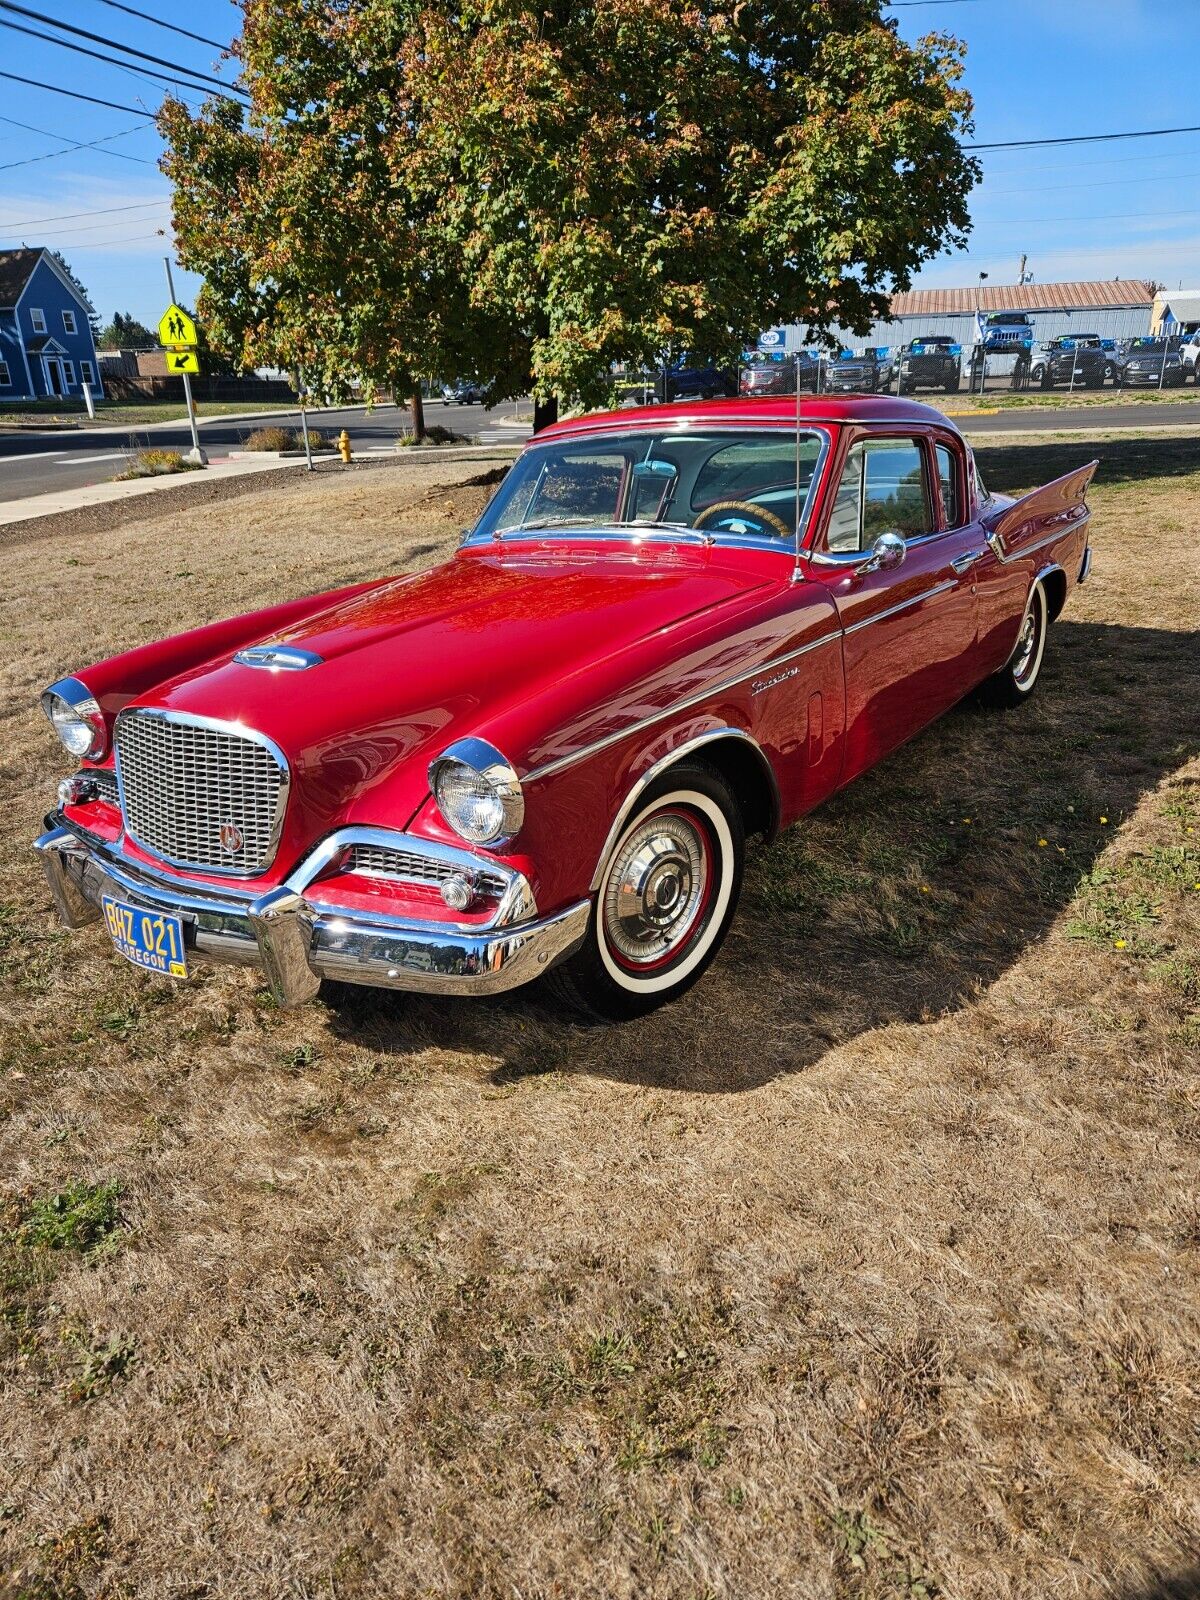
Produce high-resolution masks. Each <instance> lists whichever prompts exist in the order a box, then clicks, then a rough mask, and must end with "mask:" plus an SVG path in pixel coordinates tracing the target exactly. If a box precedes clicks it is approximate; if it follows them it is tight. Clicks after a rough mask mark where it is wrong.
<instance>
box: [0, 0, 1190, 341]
mask: <svg viewBox="0 0 1200 1600" xmlns="http://www.w3.org/2000/svg"><path fill="white" fill-rule="evenodd" d="M23 3H25V4H27V5H29V6H30V7H31V8H32V9H33V10H37V11H41V12H43V13H44V14H45V15H47V16H54V17H56V18H58V19H59V20H60V21H62V22H69V23H71V24H73V25H74V26H75V27H77V28H83V29H88V30H90V31H91V32H93V33H96V34H99V35H101V36H102V37H103V38H105V39H106V40H120V42H121V43H122V44H127V45H131V46H132V47H133V48H134V49H137V50H142V51H145V52H146V53H147V54H150V55H153V56H157V57H158V58H159V59H163V58H165V59H168V60H171V61H174V62H178V63H180V64H183V65H186V66H189V67H191V68H193V69H197V70H199V71H200V72H205V73H210V74H213V75H216V76H218V77H223V78H226V79H228V78H229V77H230V76H231V73H230V68H229V64H228V63H222V61H221V59H220V55H219V52H218V51H217V50H216V49H215V48H214V46H213V45H212V44H204V43H200V42H198V41H197V40H194V39H191V38H184V37H181V36H180V35H179V34H176V33H171V32H168V31H166V30H164V29H162V28H159V27H156V26H154V25H153V24H151V23H149V22H145V21H142V20H141V19H140V18H138V17H136V16H130V15H128V14H127V13H126V12H125V11H123V10H120V9H118V8H117V7H116V6H114V5H111V4H106V3H105V0H70V3H69V4H66V5H64V4H62V3H61V0H59V3H58V4H56V5H54V6H49V5H46V4H45V3H44V0H23ZM130 3H132V4H134V5H135V8H136V9H138V10H143V11H146V12H152V13H153V14H155V15H157V16H159V17H161V18H162V19H163V20H164V21H167V22H172V23H175V24H176V25H177V26H179V27H181V28H185V29H187V30H190V31H191V32H192V33H195V34H200V35H203V36H205V37H206V38H207V39H209V40H212V41H214V42H221V41H224V40H226V39H228V38H229V37H231V36H232V34H233V33H234V32H235V31H236V29H237V26H238V18H239V12H238V9H237V7H236V6H234V5H233V4H231V3H230V0H189V3H188V4H186V5H184V4H182V3H181V0H161V3H160V4H158V5H157V6H156V5H153V4H146V0H130ZM4 15H7V17H8V20H10V21H17V22H20V23H21V24H22V25H23V26H28V27H31V28H36V29H39V30H41V31H47V30H45V29H44V28H43V25H42V24H40V23H37V22H34V21H32V20H30V19H29V18H26V17H20V16H15V15H13V14H12V13H6V14H4ZM893 15H895V16H896V17H897V18H899V19H900V25H901V30H902V32H903V33H904V34H905V36H906V37H910V38H912V37H916V36H917V35H918V34H921V33H925V32H928V31H931V30H934V29H939V30H943V29H944V30H946V31H948V32H952V33H955V34H957V35H958V36H959V37H960V38H962V39H964V40H965V41H966V43H967V45H968V55H967V69H966V83H967V86H968V87H969V88H970V89H971V91H972V93H973V94H974V96H975V101H976V132H975V135H974V137H975V138H976V139H978V140H981V141H989V142H990V141H993V140H1006V139H1031V138H1050V137H1053V136H1055V135H1062V134H1087V133H1107V132H1114V131H1115V132H1121V131H1126V130H1129V129H1136V128H1159V127H1171V126H1177V125H1181V124H1187V123H1200V93H1198V89H1197V86H1198V84H1200V77H1198V65H1197V64H1198V63H1200V0H923V3H920V4H907V5H903V6H901V5H897V6H896V7H895V9H894V11H893ZM75 42H76V43H78V44H80V45H85V46H89V47H91V45H90V41H88V40H86V39H76V41H75ZM94 48H96V49H100V50H103V49H104V46H102V45H96V46H94ZM0 70H2V71H5V72H12V73H17V74H20V75H21V76H23V77H28V78H38V79H41V80H43V81H44V82H47V83H55V84H59V85H61V86H63V87H65V88H69V89H74V90H77V91H78V92H79V93H82V94H88V95H93V96H95V97H97V98H99V99H103V100H110V101H114V102H117V103H118V104H119V105H121V106H124V107H128V108H130V109H129V110H111V109H107V108H105V107H102V106H96V105H89V104H85V103H84V102H82V101H77V100H70V99H65V98H62V97H61V96H59V95H55V94H50V93H47V92H45V91H44V90H42V89H36V88H31V87H27V86H26V85H24V84H19V83H12V82H9V81H7V80H3V79H0V119H3V120H0V246H11V245H15V244H21V243H27V244H46V245H53V246H55V247H57V248H59V249H61V250H62V251H63V253H64V254H65V255H66V257H67V259H68V261H69V262H70V263H71V265H72V266H73V267H74V268H75V270H76V272H77V273H78V275H79V276H80V277H81V278H82V280H83V282H84V283H85V284H86V285H87V287H88V288H89V290H90V291H91V294H92V298H93V300H94V301H95V304H96V307H97V310H98V311H99V312H100V314H101V316H102V317H103V318H104V319H105V320H107V319H108V318H109V317H110V316H111V315H112V313H113V312H114V311H117V310H120V311H132V312H133V313H134V314H135V315H137V316H139V317H141V318H142V319H143V321H147V322H153V321H155V320H156V319H157V317H158V314H159V313H160V311H161V310H162V309H163V307H164V305H165V286H164V278H163V266H162V256H163V255H164V253H166V252H167V251H168V250H169V248H170V235H169V207H168V204H167V200H168V187H167V183H166V180H165V179H164V178H163V176H162V175H161V173H160V172H159V171H158V169H157V166H156V164H155V163H156V161H157V158H158V156H159V154H160V152H161V145H160V142H159V139H158V136H157V134H156V133H155V131H154V128H153V125H152V124H151V123H150V122H148V121H144V120H142V119H143V117H145V116H147V115H148V114H149V113H151V112H152V111H153V110H154V108H155V107H156V105H157V104H158V103H159V99H160V96H161V92H162V91H161V86H156V85H154V84H153V83H151V82H149V81H147V80H146V79H144V78H139V77H137V76H136V75H134V74H132V73H130V72H128V71H125V70H122V69H121V68H118V67H115V66H109V65H106V64H104V63H102V62H99V61H93V60H90V59H89V58H87V57H85V56H81V55H77V54H74V53H72V52H70V51H67V50H64V49H61V48H59V47H58V46H56V45H52V44H49V43H46V42H44V41H42V40H40V39H34V38H30V37H29V36H28V35H26V34H21V33H16V32H12V31H11V30H9V29H8V28H0ZM189 98H192V99H193V100H194V101H195V102H196V103H198V102H199V99H200V94H199V92H198V91H197V92H195V93H194V94H189ZM17 124H25V125H26V126H24V127H22V126H18V125H17ZM32 129H37V130H40V131H37V132H34V131H30V130H32ZM112 136H116V137H112ZM95 139H104V140H105V141H106V142H105V143H104V144H101V145H99V146H97V147H95V148H93V149H90V150H74V151H67V152H66V153H58V152H62V151H63V147H64V146H66V145H69V144H72V143H74V142H77V141H83V140H95ZM43 157H45V158H46V159H40V158H43ZM34 158H38V159H34ZM983 161H984V172H985V176H984V181H983V183H982V184H981V185H980V187H979V188H978V189H977V190H976V191H975V194H974V196H973V198H972V203H971V209H972V215H973V218H974V221H975V227H974V231H973V233H972V237H971V241H970V245H969V247H968V249H967V251H965V252H959V253H955V254H953V255H947V256H943V257H941V258H939V259H938V260H937V261H935V262H931V263H930V264H929V265H928V267H927V268H926V269H925V270H924V271H923V272H922V274H921V275H920V277H919V279H918V283H919V284H921V285H926V286H931V285H936V284H942V285H956V284H969V283H973V282H974V281H975V278H976V276H977V274H978V273H979V272H987V273H988V274H989V279H990V281H991V282H992V283H994V284H1001V283H1013V282H1015V281H1016V276H1017V269H1018V262H1019V258H1020V256H1021V254H1022V252H1024V253H1025V254H1026V255H1027V256H1028V257H1029V261H1028V270H1030V271H1032V272H1033V274H1034V276H1035V278H1036V279H1037V280H1038V281H1039V282H1049V281H1051V280H1055V279H1063V278H1105V277H1118V276H1120V277H1139V278H1155V279H1158V280H1160V281H1162V282H1165V283H1167V284H1168V285H1170V286H1171V287H1176V286H1177V285H1179V284H1180V283H1181V282H1183V283H1184V284H1185V286H1187V287H1192V286H1196V285H1200V219H1198V218H1197V214H1196V208H1195V196H1196V192H1197V181H1196V174H1197V170H1198V169H1200V134H1184V135H1178V136H1173V137H1169V138H1162V139H1146V140H1129V141H1120V142H1117V143H1111V144H1100V145H1079V146H1066V147H1057V148H1055V147H1051V148H1050V149H1042V150H1023V151H1014V150H1004V151H995V152H985V153H983ZM160 229H161V230H164V232H163V233H162V234H160V233H159V230H160ZM197 287H198V282H197V280H196V279H194V278H191V277H190V276H189V275H188V274H184V273H180V272H177V274H176V288H177V289H178V291H179V293H180V295H181V297H183V298H191V297H192V296H194V294H195V290H196V288H197Z"/></svg>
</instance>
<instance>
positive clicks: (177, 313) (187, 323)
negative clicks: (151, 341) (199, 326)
mask: <svg viewBox="0 0 1200 1600" xmlns="http://www.w3.org/2000/svg"><path fill="white" fill-rule="evenodd" d="M158 342H159V344H161V345H163V346H164V347H165V348H166V349H168V350H194V349H195V348H196V346H197V345H198V344H199V343H200V335H199V334H198V333H197V332H196V324H195V323H194V322H193V321H192V319H191V317H189V316H188V314H187V312H186V311H185V310H184V309H183V307H182V306H177V305H169V306H168V307H167V309H166V310H165V311H164V312H163V314H162V316H161V317H160V318H159V321H158Z"/></svg>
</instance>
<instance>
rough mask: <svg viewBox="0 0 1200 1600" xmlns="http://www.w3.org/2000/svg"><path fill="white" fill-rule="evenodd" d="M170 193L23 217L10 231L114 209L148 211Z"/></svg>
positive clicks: (111, 211)
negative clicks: (127, 202)
mask: <svg viewBox="0 0 1200 1600" xmlns="http://www.w3.org/2000/svg"><path fill="white" fill-rule="evenodd" d="M170 198H171V196H170V195H169V194H165V195H163V196H162V197H161V198H160V199H158V200H143V201H141V202H140V203H139V204H137V205H128V206H98V207H97V208H96V210H95V211H60V212H58V213H57V215H55V216H53V217H23V218H22V219H21V220H20V222H10V223H9V225H8V226H9V231H10V232H13V231H15V230H16V229H18V228H39V227H41V225H42V223H43V222H73V221H74V220H75V219H76V218H78V217H107V216H111V215H112V213H113V212H114V211H148V210H149V209H150V207H151V206H163V205H166V204H167V202H168V201H169V200H170Z"/></svg>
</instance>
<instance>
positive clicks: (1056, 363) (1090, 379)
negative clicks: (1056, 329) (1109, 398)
mask: <svg viewBox="0 0 1200 1600" xmlns="http://www.w3.org/2000/svg"><path fill="white" fill-rule="evenodd" d="M1113 370H1114V369H1113V358H1112V357H1111V356H1110V355H1109V354H1108V351H1107V350H1105V348H1104V346H1103V344H1101V342H1100V335H1099V334H1098V333H1076V334H1071V335H1070V336H1069V337H1068V336H1067V335H1065V334H1064V335H1062V336H1060V337H1059V338H1057V339H1047V340H1046V342H1045V344H1040V345H1038V347H1037V349H1036V350H1035V351H1034V356H1033V365H1032V366H1031V367H1030V369H1029V381H1030V383H1036V384H1039V385H1040V386H1041V387H1042V388H1043V389H1053V388H1054V386H1055V385H1056V384H1059V383H1069V384H1072V385H1073V386H1075V387H1077V388H1083V389H1102V388H1103V387H1104V380H1105V379H1106V378H1109V377H1111V376H1112V374H1113Z"/></svg>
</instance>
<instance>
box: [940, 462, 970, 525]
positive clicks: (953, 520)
mask: <svg viewBox="0 0 1200 1600" xmlns="http://www.w3.org/2000/svg"><path fill="white" fill-rule="evenodd" d="M937 469H938V483H939V484H940V485H941V490H942V510H943V511H944V512H945V513H946V526H947V527H948V528H961V527H962V525H963V523H964V522H965V521H966V520H967V519H966V517H965V516H964V515H963V508H962V500H961V497H960V495H959V490H958V462H957V460H956V459H955V455H954V451H953V450H951V448H950V446H949V445H945V444H939V445H938V447H937Z"/></svg>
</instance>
